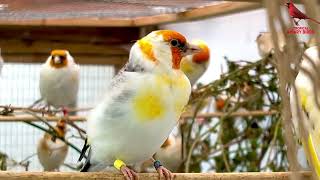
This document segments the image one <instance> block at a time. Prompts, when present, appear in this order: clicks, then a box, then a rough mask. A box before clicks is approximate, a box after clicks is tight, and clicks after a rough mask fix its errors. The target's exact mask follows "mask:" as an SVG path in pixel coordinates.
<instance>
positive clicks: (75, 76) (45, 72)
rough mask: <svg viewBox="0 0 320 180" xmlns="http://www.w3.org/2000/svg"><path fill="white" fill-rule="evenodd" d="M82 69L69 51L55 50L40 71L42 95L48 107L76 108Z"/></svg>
mask: <svg viewBox="0 0 320 180" xmlns="http://www.w3.org/2000/svg"><path fill="white" fill-rule="evenodd" d="M79 74H80V68H79V66H78V65H77V64H76V63H75V62H74V59H73V57H72V56H71V55H70V53H69V52H68V51H67V50H53V51H52V52H51V55H50V56H49V58H48V59H47V61H46V62H45V63H44V64H43V65H42V67H41V70H40V94H41V98H42V100H44V101H45V103H46V104H47V105H48V106H54V107H55V108H61V107H62V108H67V107H74V106H75V104H76V101H77V95H78V89H79Z"/></svg>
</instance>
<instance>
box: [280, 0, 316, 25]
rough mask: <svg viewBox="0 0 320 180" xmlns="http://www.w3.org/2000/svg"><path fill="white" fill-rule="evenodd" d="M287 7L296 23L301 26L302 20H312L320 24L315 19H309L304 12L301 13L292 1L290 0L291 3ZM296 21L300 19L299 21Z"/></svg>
mask: <svg viewBox="0 0 320 180" xmlns="http://www.w3.org/2000/svg"><path fill="white" fill-rule="evenodd" d="M285 6H287V7H288V12H289V15H290V16H291V18H292V19H293V21H294V23H295V24H296V25H297V26H299V21H300V20H301V19H304V20H306V19H308V20H311V21H313V22H315V23H318V24H320V22H319V21H317V20H315V19H313V18H310V17H308V16H307V15H305V14H304V13H303V12H301V11H300V10H299V9H298V8H297V7H296V6H295V5H294V4H293V2H292V0H290V2H288V3H287V4H286V5H285ZM295 19H298V20H297V21H296V20H295Z"/></svg>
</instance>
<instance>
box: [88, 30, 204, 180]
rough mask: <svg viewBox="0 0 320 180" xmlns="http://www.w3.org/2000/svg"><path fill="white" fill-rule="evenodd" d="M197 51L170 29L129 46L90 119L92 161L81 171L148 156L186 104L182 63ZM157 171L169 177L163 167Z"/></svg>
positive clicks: (135, 161) (187, 87) (186, 82)
mask: <svg viewBox="0 0 320 180" xmlns="http://www.w3.org/2000/svg"><path fill="white" fill-rule="evenodd" d="M197 51H199V47H197V46H194V45H190V44H188V43H187V40H186V38H185V37H184V36H183V35H181V34H180V33H178V32H175V31H171V30H159V31H153V32H151V33H150V34H148V35H147V36H145V37H144V38H142V39H140V40H138V41H137V42H136V43H135V44H134V45H133V46H132V48H131V51H130V57H129V61H128V63H127V64H126V65H125V67H124V68H123V69H122V70H121V71H120V72H119V73H118V75H117V76H116V77H115V78H114V79H113V80H112V83H111V87H110V89H109V91H108V92H109V93H108V95H107V96H106V97H105V99H104V100H103V102H102V103H100V104H99V105H98V106H97V107H96V108H95V109H94V110H93V111H92V113H91V115H90V116H89V118H88V131H87V132H88V142H89V144H90V146H91V149H90V150H89V152H92V153H91V155H89V157H90V156H91V158H90V160H91V162H87V163H86V165H85V166H84V168H83V169H82V171H87V170H89V171H97V169H95V164H96V165H99V163H102V162H104V163H106V164H107V165H112V164H113V163H116V162H119V161H120V162H123V163H126V164H128V165H135V164H138V163H140V162H143V161H145V160H147V159H150V158H151V157H152V155H153V154H154V153H155V152H156V151H157V150H158V149H159V148H160V147H161V145H162V144H163V143H164V141H165V140H166V138H167V137H168V136H169V134H170V132H171V131H172V129H173V128H174V127H175V126H176V125H177V123H178V120H179V118H180V115H181V113H182V111H183V109H184V107H185V105H186V104H187V103H188V100H189V96H190V93H191V85H190V82H189V80H188V78H187V77H186V76H185V74H184V73H183V72H182V71H181V70H180V62H181V59H182V57H184V56H187V55H190V54H193V53H195V52H197ZM85 147H86V146H85ZM85 149H86V148H84V151H85ZM123 163H121V166H120V167H118V169H119V170H120V171H121V172H122V173H123V174H124V175H125V177H126V178H127V179H133V178H134V177H135V176H136V174H135V172H134V171H133V170H131V169H129V168H128V166H126V165H125V164H123ZM91 164H92V165H91ZM157 171H158V173H159V174H160V176H165V177H166V179H171V178H172V174H171V173H170V171H168V170H167V169H166V168H164V167H163V166H161V167H159V168H158V169H157Z"/></svg>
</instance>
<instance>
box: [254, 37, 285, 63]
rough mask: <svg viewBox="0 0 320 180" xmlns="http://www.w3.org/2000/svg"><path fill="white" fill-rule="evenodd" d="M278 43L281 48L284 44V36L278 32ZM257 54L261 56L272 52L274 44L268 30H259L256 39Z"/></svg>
mask: <svg viewBox="0 0 320 180" xmlns="http://www.w3.org/2000/svg"><path fill="white" fill-rule="evenodd" d="M278 38H279V39H278V45H279V47H280V49H281V50H283V48H284V46H285V40H284V36H283V35H282V34H281V33H278ZM256 43H257V47H258V52H259V55H260V56H261V57H262V58H263V57H266V56H269V55H270V54H272V53H273V50H274V44H273V41H272V35H271V33H270V32H261V33H260V34H259V35H258V36H257V39H256Z"/></svg>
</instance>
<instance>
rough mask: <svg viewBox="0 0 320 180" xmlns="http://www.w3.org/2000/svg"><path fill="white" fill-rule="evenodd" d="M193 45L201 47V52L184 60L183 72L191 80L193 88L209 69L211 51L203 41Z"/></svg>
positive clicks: (195, 42)
mask: <svg viewBox="0 0 320 180" xmlns="http://www.w3.org/2000/svg"><path fill="white" fill-rule="evenodd" d="M191 44H193V45H197V46H199V47H200V51H199V52H197V53H195V54H191V55H188V56H186V57H184V58H182V60H181V70H182V71H183V72H184V73H185V75H186V76H187V77H188V79H189V80H190V83H191V86H193V85H194V84H195V83H196V82H197V81H198V79H199V78H200V77H201V76H202V75H203V74H204V73H205V71H206V70H207V69H208V66H209V61H210V49H209V47H208V45H207V43H206V42H204V41H202V40H193V41H192V42H191Z"/></svg>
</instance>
